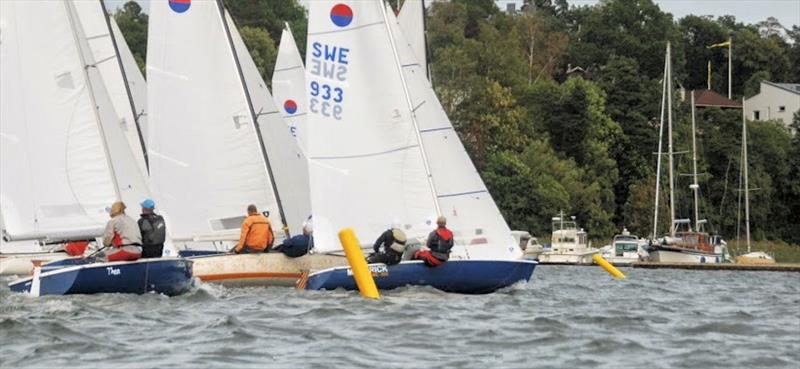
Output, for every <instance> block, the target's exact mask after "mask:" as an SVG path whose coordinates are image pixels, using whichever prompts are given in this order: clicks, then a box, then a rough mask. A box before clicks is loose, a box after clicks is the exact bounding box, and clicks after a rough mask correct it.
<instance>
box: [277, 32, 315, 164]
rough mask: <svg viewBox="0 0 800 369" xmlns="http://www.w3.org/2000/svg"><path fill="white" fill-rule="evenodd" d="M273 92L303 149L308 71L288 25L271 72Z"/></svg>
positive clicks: (306, 111)
mask: <svg viewBox="0 0 800 369" xmlns="http://www.w3.org/2000/svg"><path fill="white" fill-rule="evenodd" d="M272 93H273V96H274V97H275V104H276V105H277V106H278V107H279V110H280V112H281V114H282V115H283V119H284V120H285V121H286V123H287V124H288V125H289V130H290V132H291V133H292V135H293V136H294V137H295V138H296V139H297V141H298V142H299V143H300V148H301V149H303V150H305V147H306V141H307V137H306V136H307V135H306V133H305V132H304V131H305V129H306V127H305V122H306V114H307V113H308V109H307V108H306V99H305V94H306V70H305V67H304V66H303V58H302V57H301V56H300V50H298V49H297V44H296V43H295V41H294V36H293V35H292V30H291V29H289V24H286V26H285V28H284V29H283V32H282V33H281V43H280V45H279V46H278V58H277V59H276V61H275V69H274V71H273V72H272Z"/></svg>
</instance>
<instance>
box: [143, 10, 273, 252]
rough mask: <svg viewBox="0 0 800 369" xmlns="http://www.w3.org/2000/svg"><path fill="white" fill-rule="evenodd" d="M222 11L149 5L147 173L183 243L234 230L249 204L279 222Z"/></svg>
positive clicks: (174, 231)
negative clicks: (187, 240)
mask: <svg viewBox="0 0 800 369" xmlns="http://www.w3.org/2000/svg"><path fill="white" fill-rule="evenodd" d="M220 10H221V9H220V7H219V4H218V3H217V2H215V1H194V2H191V3H188V5H187V4H186V3H176V4H172V3H168V2H167V1H158V2H153V3H152V4H151V6H150V22H149V31H148V35H149V37H148V55H147V76H148V80H147V87H148V93H147V107H148V114H149V122H150V127H149V130H150V135H149V142H148V144H149V148H148V152H149V159H150V179H151V185H152V188H153V192H154V193H155V194H157V199H156V200H157V202H158V203H159V207H160V208H161V210H162V213H164V214H165V215H166V216H167V218H168V224H169V225H170V229H171V230H172V234H173V236H174V238H179V239H180V238H191V237H195V236H198V235H209V234H219V233H223V234H230V233H235V232H236V230H238V229H239V227H240V226H241V220H242V218H243V217H244V215H245V210H246V209H245V207H246V206H247V205H248V204H255V205H256V206H258V207H259V210H262V211H269V212H270V215H271V219H272V221H273V222H274V223H277V224H281V223H283V219H281V217H280V211H279V208H278V202H277V199H276V195H275V192H274V190H273V187H272V185H271V180H270V176H269V174H268V170H267V167H266V165H265V163H264V160H263V153H262V146H261V143H260V142H259V139H258V135H257V134H256V129H255V125H254V122H253V114H252V111H251V109H250V106H249V102H248V100H247V97H246V95H245V89H244V87H243V83H242V80H241V78H240V74H239V70H238V67H237V65H236V62H235V58H234V54H233V50H232V48H231V44H230V41H229V40H228V37H227V33H226V32H225V30H224V24H223V18H222V13H221V11H220Z"/></svg>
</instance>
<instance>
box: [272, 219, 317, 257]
mask: <svg viewBox="0 0 800 369" xmlns="http://www.w3.org/2000/svg"><path fill="white" fill-rule="evenodd" d="M312 248H314V226H313V225H312V223H311V219H309V220H307V221H305V222H304V223H303V233H302V234H298V235H296V236H292V237H291V238H289V239H288V240H286V241H283V244H280V245H278V246H275V247H273V248H272V250H274V251H278V252H282V253H283V254H284V255H286V256H288V257H290V258H297V257H300V256H303V255H305V254H308V252H309V251H310V250H311V249H312Z"/></svg>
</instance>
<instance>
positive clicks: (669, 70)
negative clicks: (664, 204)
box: [666, 41, 675, 237]
mask: <svg viewBox="0 0 800 369" xmlns="http://www.w3.org/2000/svg"><path fill="white" fill-rule="evenodd" d="M666 78H667V139H668V140H669V141H668V144H667V150H668V152H669V154H668V155H669V221H670V227H669V235H670V236H671V237H675V178H674V175H673V169H674V164H673V161H674V160H673V154H674V153H673V150H672V45H671V44H670V42H669V41H667V75H666Z"/></svg>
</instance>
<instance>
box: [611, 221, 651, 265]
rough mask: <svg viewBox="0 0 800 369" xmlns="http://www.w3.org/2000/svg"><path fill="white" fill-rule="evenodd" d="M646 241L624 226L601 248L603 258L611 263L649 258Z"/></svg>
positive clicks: (621, 263)
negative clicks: (608, 243)
mask: <svg viewBox="0 0 800 369" xmlns="http://www.w3.org/2000/svg"><path fill="white" fill-rule="evenodd" d="M646 248H647V241H646V240H643V239H641V238H639V237H638V236H636V235H632V234H631V233H630V232H628V230H627V229H626V228H623V229H622V233H621V234H618V235H615V236H614V240H613V241H612V242H611V244H610V245H608V246H605V247H603V248H601V249H600V250H601V252H602V256H603V259H606V261H608V262H609V263H611V264H617V265H625V264H631V263H635V262H637V261H642V260H647V259H649V255H648V253H647V249H646Z"/></svg>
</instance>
